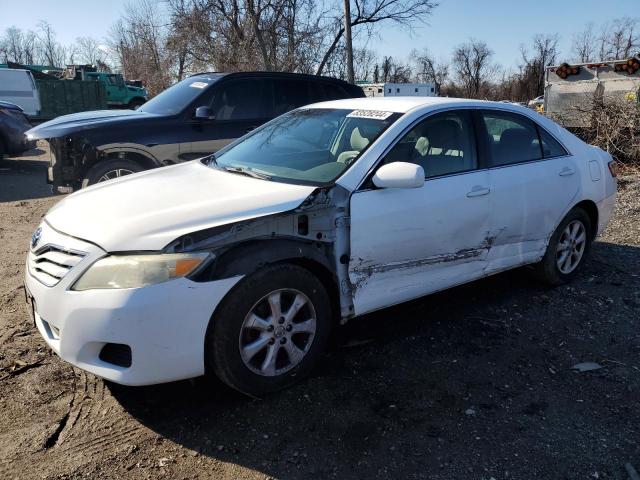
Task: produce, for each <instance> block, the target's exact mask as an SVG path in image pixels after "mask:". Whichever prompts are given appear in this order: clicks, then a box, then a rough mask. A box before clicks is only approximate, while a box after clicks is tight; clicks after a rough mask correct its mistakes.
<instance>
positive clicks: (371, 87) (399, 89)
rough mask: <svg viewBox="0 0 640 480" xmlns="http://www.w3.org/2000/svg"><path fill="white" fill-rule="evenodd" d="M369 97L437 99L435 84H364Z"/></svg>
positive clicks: (362, 85)
mask: <svg viewBox="0 0 640 480" xmlns="http://www.w3.org/2000/svg"><path fill="white" fill-rule="evenodd" d="M360 86H361V87H362V89H363V90H364V94H365V95H366V96H367V97H435V96H436V86H435V84H433V83H362V84H360Z"/></svg>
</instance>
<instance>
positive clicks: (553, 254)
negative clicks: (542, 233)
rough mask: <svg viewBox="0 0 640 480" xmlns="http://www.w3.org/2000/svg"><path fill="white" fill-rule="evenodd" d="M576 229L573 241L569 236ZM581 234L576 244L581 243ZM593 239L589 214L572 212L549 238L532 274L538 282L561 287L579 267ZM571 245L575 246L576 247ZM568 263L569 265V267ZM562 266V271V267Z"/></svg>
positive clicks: (579, 211) (579, 209)
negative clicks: (564, 246) (542, 255)
mask: <svg viewBox="0 0 640 480" xmlns="http://www.w3.org/2000/svg"><path fill="white" fill-rule="evenodd" d="M576 228H577V232H578V233H577V234H576V238H575V239H573V240H572V239H571V235H570V234H571V231H573V230H574V229H576ZM582 235H584V239H583V243H581V242H580V241H576V240H580V239H581V238H582ZM592 240H593V235H592V226H591V219H590V218H589V215H587V213H586V212H585V211H584V210H582V209H581V208H575V209H573V210H571V211H570V212H569V213H568V214H567V216H566V217H564V219H563V220H562V222H560V225H558V228H556V230H555V232H553V235H551V238H550V239H549V245H548V246H547V251H546V252H545V254H544V257H542V260H541V261H540V262H539V263H537V264H536V265H535V266H534V272H535V274H536V276H537V277H538V279H540V280H541V281H543V282H545V283H548V284H550V285H563V284H565V283H567V282H569V281H571V279H573V277H575V276H576V274H577V273H578V271H579V270H580V268H581V267H582V265H583V263H584V260H585V258H586V257H587V254H588V253H589V250H590V249H591V242H592ZM572 242H573V243H572ZM563 245H568V247H567V248H566V249H562V248H561V246H563ZM572 245H575V247H573V246H572ZM581 245H582V246H581ZM565 252H566V253H567V255H566V256H564V258H565V261H564V262H562V258H563V255H564V253H565ZM567 258H568V260H567ZM567 262H570V263H569V264H568V263H567ZM574 262H575V263H574ZM567 265H568V267H567ZM561 266H562V267H564V268H561Z"/></svg>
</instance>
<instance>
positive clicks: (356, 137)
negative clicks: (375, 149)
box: [337, 127, 370, 163]
mask: <svg viewBox="0 0 640 480" xmlns="http://www.w3.org/2000/svg"><path fill="white" fill-rule="evenodd" d="M369 142H370V140H369V139H368V138H367V137H365V136H363V135H362V133H361V132H360V128H359V127H354V129H353V130H352V131H351V137H350V139H349V144H350V145H351V150H346V151H344V152H342V153H341V154H340V155H338V160H337V162H338V163H350V162H351V161H353V159H354V158H356V157H357V156H358V155H359V154H360V152H361V151H362V150H364V149H365V148H366V146H367V145H369Z"/></svg>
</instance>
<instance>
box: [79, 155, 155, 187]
mask: <svg viewBox="0 0 640 480" xmlns="http://www.w3.org/2000/svg"><path fill="white" fill-rule="evenodd" d="M142 170H144V167H143V166H142V165H140V164H139V163H137V162H134V161H133V160H126V159H119V160H107V161H105V162H99V163H96V164H95V165H94V166H93V167H91V168H90V169H89V171H88V172H87V173H86V174H85V176H84V179H83V180H82V188H85V187H88V186H89V185H95V184H96V183H100V182H101V181H102V182H103V181H106V180H107V179H111V178H117V177H121V176H124V175H128V174H130V173H136V172H141V171H142Z"/></svg>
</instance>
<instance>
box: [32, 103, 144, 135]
mask: <svg viewBox="0 0 640 480" xmlns="http://www.w3.org/2000/svg"><path fill="white" fill-rule="evenodd" d="M152 117H155V115H152V114H150V113H146V112H139V111H136V110H94V111H91V112H80V113H72V114H71V115H62V116H61V117H57V118H54V119H53V120H49V121H48V122H44V123H41V124H40V125H38V126H37V127H34V128H32V129H31V130H29V131H28V132H27V137H28V138H29V140H37V139H40V138H57V137H63V136H65V135H70V134H73V133H76V132H79V131H81V130H85V129H87V128H93V127H97V126H100V127H102V126H112V125H115V124H119V123H125V122H131V121H138V120H141V119H143V118H152Z"/></svg>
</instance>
